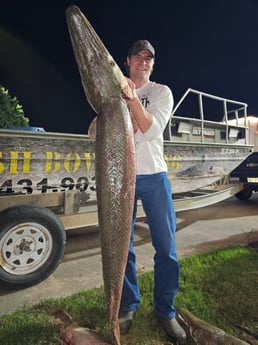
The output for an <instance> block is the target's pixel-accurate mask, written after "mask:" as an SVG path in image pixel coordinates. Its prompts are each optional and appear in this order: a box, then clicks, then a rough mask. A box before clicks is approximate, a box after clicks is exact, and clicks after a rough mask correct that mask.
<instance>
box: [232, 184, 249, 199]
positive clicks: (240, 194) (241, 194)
mask: <svg viewBox="0 0 258 345" xmlns="http://www.w3.org/2000/svg"><path fill="white" fill-rule="evenodd" d="M252 193H253V190H252V189H251V188H250V187H248V186H245V187H244V189H242V190H241V191H240V192H238V193H236V194H235V196H236V198H237V199H239V200H249V199H250V198H251V196H252Z"/></svg>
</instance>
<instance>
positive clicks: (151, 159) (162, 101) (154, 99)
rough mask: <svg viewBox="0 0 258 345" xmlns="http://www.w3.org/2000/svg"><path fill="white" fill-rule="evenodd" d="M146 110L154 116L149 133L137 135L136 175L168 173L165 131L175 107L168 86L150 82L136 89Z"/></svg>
mask: <svg viewBox="0 0 258 345" xmlns="http://www.w3.org/2000/svg"><path fill="white" fill-rule="evenodd" d="M136 93H137V96H138V97H139V99H140V101H141V103H142V105H143V106H144V108H145V109H146V110H147V111H148V112H149V113H150V114H151V115H152V116H153V122H152V125H151V127H150V128H149V129H148V130H147V132H145V133H142V132H141V131H140V129H138V131H137V132H136V133H135V150H136V174H137V175H147V174H155V173H159V172H163V171H167V165H166V162H165V161H164V157H163V151H164V150H163V131H164V129H165V128H166V125H167V123H168V120H169V118H170V116H171V112H172V108H173V105H174V100H173V95H172V92H171V90H170V88H169V87H168V86H166V85H162V84H158V83H155V82H152V81H149V82H148V83H147V84H145V85H144V86H142V87H140V88H139V89H136Z"/></svg>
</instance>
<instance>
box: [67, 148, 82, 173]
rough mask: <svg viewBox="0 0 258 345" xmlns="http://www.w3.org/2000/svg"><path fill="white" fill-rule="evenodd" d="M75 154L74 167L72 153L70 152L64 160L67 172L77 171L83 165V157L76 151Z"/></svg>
mask: <svg viewBox="0 0 258 345" xmlns="http://www.w3.org/2000/svg"><path fill="white" fill-rule="evenodd" d="M74 156H75V160H73V161H74V164H73V167H72V164H71V162H72V153H68V154H67V155H66V159H65V160H64V168H65V170H66V171H67V172H76V171H77V170H78V169H79V167H80V165H81V158H80V156H79V155H78V153H76V152H75V153H74Z"/></svg>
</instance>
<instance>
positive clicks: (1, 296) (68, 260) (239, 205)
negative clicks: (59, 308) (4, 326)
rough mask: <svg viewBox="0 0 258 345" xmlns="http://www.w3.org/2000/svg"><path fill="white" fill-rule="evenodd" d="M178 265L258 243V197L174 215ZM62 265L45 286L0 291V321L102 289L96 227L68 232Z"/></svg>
mask: <svg viewBox="0 0 258 345" xmlns="http://www.w3.org/2000/svg"><path fill="white" fill-rule="evenodd" d="M177 230H178V231H177V233H176V241H177V253H178V257H179V259H182V258H183V257H186V256H189V255H194V254H197V253H204V252H208V251H211V250H215V249H220V248H226V247H233V246H246V245H250V244H252V243H257V242H258V195H256V194H255V195H254V196H253V197H252V198H251V199H250V200H248V201H245V202H241V201H239V200H237V199H236V198H235V197H232V198H230V199H228V200H226V201H223V202H220V203H218V204H216V205H212V206H209V207H204V208H201V209H195V210H191V211H184V212H179V213H177ZM67 235H68V240H67V247H66V252H65V256H64V259H63V261H62V262H61V263H60V265H59V266H58V268H57V270H56V271H55V272H54V273H53V274H52V275H51V276H50V277H49V278H48V279H46V280H44V281H43V282H41V283H40V284H37V285H35V286H32V287H30V288H26V289H20V290H17V291H10V290H6V289H3V288H1V287H0V315H2V314H7V313H11V312H13V311H15V310H16V309H18V308H21V307H22V306H24V305H28V306H31V305H34V304H38V303H40V301H42V300H45V299H49V298H60V297H66V296H70V295H73V294H75V293H78V292H79V291H82V290H86V289H91V288H94V287H99V286H101V285H102V284H103V280H102V266H101V252H100V246H99V233H98V229H97V227H93V228H91V229H87V231H85V229H79V230H78V229H76V230H70V231H69V232H68V233H67ZM135 252H136V255H137V269H138V273H139V274H141V273H144V272H147V271H150V270H152V269H153V254H154V251H153V248H152V245H151V241H150V236H149V231H148V226H147V225H146V224H143V223H141V224H137V229H136V236H135Z"/></svg>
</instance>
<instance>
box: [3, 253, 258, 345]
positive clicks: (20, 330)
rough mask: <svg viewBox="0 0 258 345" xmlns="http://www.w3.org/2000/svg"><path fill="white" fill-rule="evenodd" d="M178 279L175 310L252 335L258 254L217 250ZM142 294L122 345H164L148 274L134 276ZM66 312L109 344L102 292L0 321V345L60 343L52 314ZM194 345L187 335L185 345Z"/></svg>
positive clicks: (257, 316) (257, 325) (257, 329)
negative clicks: (241, 329) (182, 308)
mask: <svg viewBox="0 0 258 345" xmlns="http://www.w3.org/2000/svg"><path fill="white" fill-rule="evenodd" d="M180 264H181V281H180V290H179V293H178V295H177V297H176V306H177V307H184V308H186V309H188V310H189V311H191V312H192V313H193V314H195V315H196V316H198V317H199V318H202V319H204V320H206V321H208V322H210V323H212V324H214V325H216V326H217V327H220V328H223V329H224V330H225V331H226V332H228V333H230V334H232V335H235V336H237V337H243V335H242V334H240V331H239V329H238V328H237V327H236V326H241V327H246V328H247V329H248V330H250V332H252V333H254V334H258V313H257V310H258V298H257V296H258V251H257V249H253V248H251V247H244V248H243V247H240V248H232V249H223V250H218V251H214V252H210V253H207V254H201V255H195V256H192V257H187V258H184V259H181V260H180ZM139 284H140V290H141V295H142V302H141V306H140V308H139V309H138V311H137V313H136V315H135V318H134V323H133V327H132V329H131V331H130V332H129V334H128V335H126V336H123V337H122V338H121V340H122V344H123V345H161V344H163V345H169V344H171V342H170V341H169V339H168V338H167V337H166V335H165V334H164V332H163V331H162V330H161V329H160V328H159V326H158V324H157V321H156V319H155V316H154V312H153V272H149V273H145V274H143V275H141V276H140V277H139ZM60 311H65V312H66V313H68V314H69V315H70V316H71V317H72V319H73V321H74V322H76V323H77V324H79V325H80V326H82V327H87V328H90V329H92V330H94V331H97V332H98V333H99V334H100V335H101V336H103V337H104V338H105V339H106V340H107V341H110V339H111V338H110V332H109V328H108V321H107V312H106V304H105V298H104V290H103V288H98V289H92V290H87V291H82V292H80V293H77V294H75V295H72V296H70V297H65V298H60V299H48V300H44V301H42V302H41V303H39V304H38V305H35V306H33V307H26V306H24V307H23V308H21V309H19V310H17V311H16V312H14V313H12V314H7V315H3V316H1V317H0V344H1V345H43V344H46V345H57V344H58V345H60V344H61V342H60V340H59V332H60V330H61V329H62V327H63V326H64V324H63V323H62V322H61V321H60V319H59V317H58V315H59V314H60ZM192 344H195V343H194V342H193V340H192V339H191V338H190V337H189V339H188V341H187V345H192Z"/></svg>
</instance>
